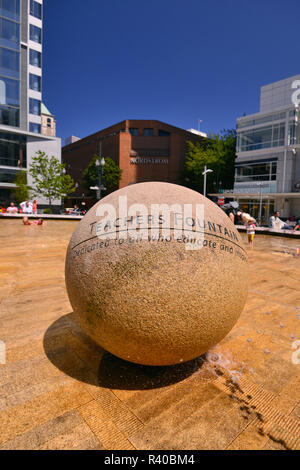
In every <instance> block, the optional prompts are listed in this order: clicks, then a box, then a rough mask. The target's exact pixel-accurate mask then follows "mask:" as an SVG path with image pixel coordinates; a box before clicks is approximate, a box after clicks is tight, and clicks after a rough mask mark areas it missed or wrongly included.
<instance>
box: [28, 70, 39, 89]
mask: <svg viewBox="0 0 300 470" xmlns="http://www.w3.org/2000/svg"><path fill="white" fill-rule="evenodd" d="M29 88H30V89H31V90H35V91H41V77H39V76H38V75H33V73H30V74H29Z"/></svg>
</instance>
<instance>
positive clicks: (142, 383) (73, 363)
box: [43, 313, 205, 390]
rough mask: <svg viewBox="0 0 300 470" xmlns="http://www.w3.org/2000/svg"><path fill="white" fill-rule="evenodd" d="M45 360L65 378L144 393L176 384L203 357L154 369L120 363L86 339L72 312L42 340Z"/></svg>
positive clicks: (52, 327)
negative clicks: (63, 374)
mask: <svg viewBox="0 0 300 470" xmlns="http://www.w3.org/2000/svg"><path fill="white" fill-rule="evenodd" d="M43 346H44V351H45V354H46V356H47V357H48V359H49V360H50V361H51V362H52V364H53V365H54V366H55V367H57V368H58V369H59V370H61V371H62V372H64V373H65V374H66V375H68V376H70V377H72V378H74V379H76V380H79V381H81V382H84V383H88V384H91V385H97V386H100V387H103V388H110V389H119V390H147V389H154V388H160V387H166V386H168V385H172V384H175V383H177V382H180V381H182V380H184V379H186V378H187V377H189V376H190V375H192V374H194V373H195V372H196V371H197V370H199V369H200V368H201V367H202V365H203V363H204V362H205V355H203V356H200V357H198V358H196V359H193V360H192V361H189V362H185V363H183V364H178V365H173V366H164V367H154V366H142V365H139V364H134V363H132V362H127V361H124V360H123V359H120V358H118V357H116V356H114V355H112V354H110V353H109V352H106V351H105V350H104V349H102V348H101V347H100V346H98V345H97V344H96V343H95V342H94V341H93V340H92V339H91V338H89V337H88V336H87V335H86V334H85V333H84V331H83V330H82V329H81V328H80V327H79V325H78V324H77V322H76V317H75V315H74V314H73V313H70V314H67V315H64V316H62V317H61V318H59V319H58V320H56V321H55V322H54V323H52V325H50V326H49V328H48V329H47V331H46V333H45V335H44V339H43Z"/></svg>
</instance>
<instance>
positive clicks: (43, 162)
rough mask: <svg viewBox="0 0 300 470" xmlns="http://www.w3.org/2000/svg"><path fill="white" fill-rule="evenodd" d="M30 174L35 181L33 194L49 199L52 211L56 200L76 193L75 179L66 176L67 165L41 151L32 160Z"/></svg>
mask: <svg viewBox="0 0 300 470" xmlns="http://www.w3.org/2000/svg"><path fill="white" fill-rule="evenodd" d="M29 173H30V175H31V176H32V180H33V189H32V190H33V193H34V194H35V195H36V196H37V195H40V196H43V197H45V198H47V199H48V201H49V206H50V210H51V209H52V201H53V200H54V199H59V198H61V197H66V196H67V195H68V194H71V193H73V192H74V191H75V185H74V181H73V179H72V178H71V176H70V175H66V174H65V165H64V164H62V163H60V162H59V160H57V158H55V157H54V156H52V157H48V155H46V154H45V152H42V151H41V150H39V151H38V152H36V156H35V157H33V158H32V164H31V165H30V169H29Z"/></svg>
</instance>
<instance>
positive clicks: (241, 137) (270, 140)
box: [237, 124, 285, 152]
mask: <svg viewBox="0 0 300 470" xmlns="http://www.w3.org/2000/svg"><path fill="white" fill-rule="evenodd" d="M284 137H285V125H284V124H274V125H273V126H269V127H261V128H260V129H251V130H249V131H244V132H240V133H239V134H238V137H237V151H238V152H248V151H250V150H259V149H265V148H272V147H281V146H283V145H284Z"/></svg>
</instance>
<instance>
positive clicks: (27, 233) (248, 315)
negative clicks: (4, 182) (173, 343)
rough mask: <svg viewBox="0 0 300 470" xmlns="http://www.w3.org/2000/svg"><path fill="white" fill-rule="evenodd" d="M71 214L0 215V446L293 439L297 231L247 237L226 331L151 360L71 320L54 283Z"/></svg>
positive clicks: (299, 298) (298, 438)
mask: <svg viewBox="0 0 300 470" xmlns="http://www.w3.org/2000/svg"><path fill="white" fill-rule="evenodd" d="M77 223H78V222H76V221H65V222H60V221H59V222H58V221H47V222H46V224H45V226H44V227H24V226H23V225H22V222H21V221H20V220H9V221H8V220H0V242H1V248H2V256H1V264H0V282H1V290H0V302H1V311H0V340H2V341H4V343H5V346H6V364H5V365H1V364H0V449H108V450H115V449H120V450H126V449H128V450H130V449H158V450H160V449H168V450H170V449H300V256H297V255H296V249H297V248H300V240H293V239H287V238H280V237H272V236H265V235H257V236H256V237H255V240H254V247H253V248H252V249H249V248H247V249H248V255H249V265H250V273H251V275H250V282H249V294H248V299H247V303H246V306H245V308H244V311H243V312H242V315H241V317H240V319H239V321H238V322H237V324H236V325H235V327H234V328H233V330H232V331H231V332H230V333H229V334H228V336H227V337H226V338H225V339H224V340H222V341H221V343H219V344H218V345H217V346H216V347H214V348H213V349H212V350H210V351H209V352H208V353H207V354H206V355H204V356H201V357H199V358H197V359H196V360H194V361H191V362H189V363H186V364H180V365H179V366H172V367H156V368H153V367H143V366H138V365H134V364H130V363H127V362H125V361H122V360H120V359H118V358H116V357H114V356H112V355H110V354H109V353H106V352H105V351H103V350H102V349H101V348H100V347H98V346H96V345H95V344H94V343H93V342H92V341H91V340H90V339H89V338H88V337H87V336H86V335H85V334H84V333H83V332H82V331H81V329H80V328H79V327H78V326H77V324H76V322H75V319H74V317H73V314H72V310H71V306H70V304H69V301H68V297H67V293H66V289H65V284H64V263H65V252H66V248H67V244H68V242H69V239H70V237H71V234H72V232H73V230H74V228H75V227H76V225H77ZM242 237H243V238H244V240H245V241H246V236H245V235H244V234H242ZM236 295H237V296H238V295H239V293H238V292H237V293H236Z"/></svg>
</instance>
